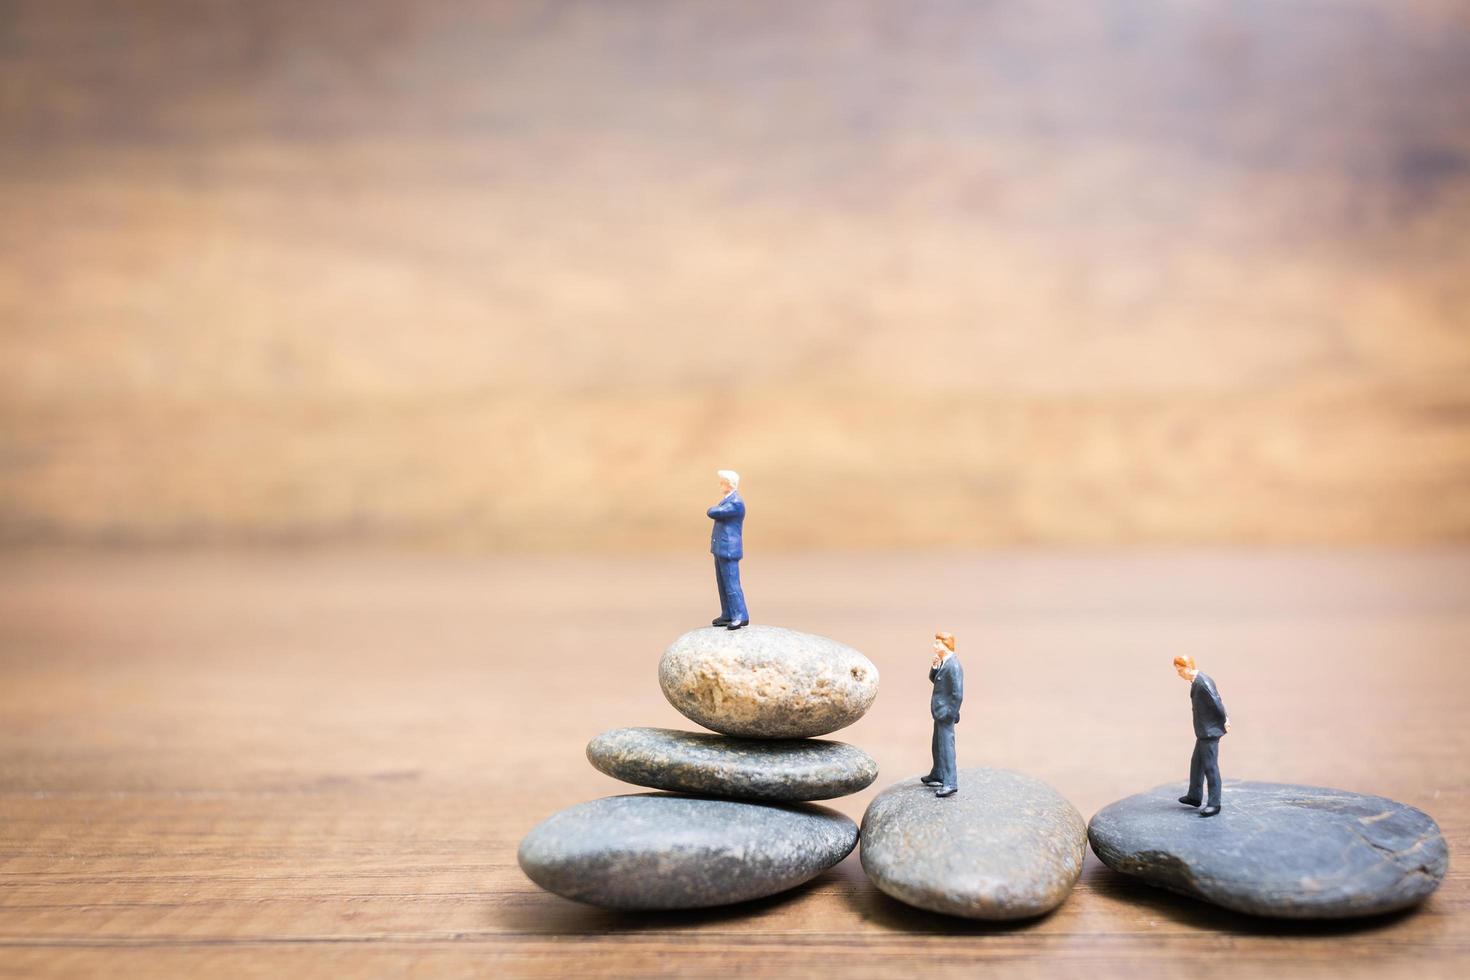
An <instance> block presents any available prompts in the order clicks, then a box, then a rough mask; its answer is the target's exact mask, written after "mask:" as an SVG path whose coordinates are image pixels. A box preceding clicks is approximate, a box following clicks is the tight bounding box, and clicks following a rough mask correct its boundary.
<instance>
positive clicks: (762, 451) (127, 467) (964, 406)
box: [0, 0, 1470, 551]
mask: <svg viewBox="0 0 1470 980" xmlns="http://www.w3.org/2000/svg"><path fill="white" fill-rule="evenodd" d="M0 131H3V132H4V133H5V139H4V140H0V213H3V214H4V216H5V219H4V220H3V221H0V255H3V257H4V261H3V262H0V541H7V542H30V543H48V542H49V543H56V542H83V543H123V544H128V543H148V542H154V543H168V542H262V541H269V542H312V541H338V542H352V541H358V540H362V539H368V540H373V541H378V542H383V543H399V542H410V543H413V544H415V545H424V544H432V545H440V546H447V547H462V548H468V549H487V550H494V549H517V550H532V551H536V550H563V551H582V550H587V549H599V550H608V551H613V550H618V549H622V548H627V547H634V548H659V549H670V550H674V549H678V548H681V547H683V546H684V545H685V543H686V542H688V541H689V540H691V538H696V539H697V538H698V537H699V534H700V528H699V527H698V524H699V520H698V516H697V514H696V515H694V517H693V518H691V519H690V520H689V521H688V522H686V521H685V520H684V514H685V513H686V511H687V510H688V508H687V502H688V501H689V500H690V499H691V498H693V497H697V496H699V495H700V494H702V493H704V492H705V491H706V490H707V485H708V482H709V476H708V474H709V472H710V471H711V470H713V469H715V468H716V467H720V466H733V467H736V468H738V469H740V470H742V471H743V472H745V473H746V474H747V476H748V477H749V479H750V480H751V484H750V489H751V497H752V500H753V506H758V508H759V516H758V517H756V518H753V520H752V528H751V530H752V534H761V535H764V536H765V537H764V541H763V544H764V545H765V546H766V547H767V548H770V549H775V548H783V549H794V550H799V549H803V548H807V547H812V546H817V547H831V546H843V547H882V548H899V549H907V548H912V547H930V546H955V547H964V546H971V545H977V544H991V543H1006V544H1025V543H1036V542H1040V543H1062V544H1066V545H1093V544H1104V545H1105V544H1126V543H1131V542H1140V541H1142V542H1159V543H1190V542H1193V543H1201V542H1318V543H1354V542H1357V543H1364V542H1368V543H1372V542H1390V543H1392V542H1446V541H1456V542H1464V541H1467V540H1470V503H1467V501H1470V382H1467V378H1470V317H1467V314H1466V310H1467V309H1470V237H1467V236H1466V235H1465V234H1464V229H1465V227H1466V226H1467V224H1470V16H1467V12H1466V8H1465V5H1464V4H1463V3H1459V2H1455V0H1418V2H1395V0H1338V2H1325V0H1313V2H1292V0H1246V2H1240V3H1231V4H1227V5H1221V4H1214V5H1210V4H1144V3H1137V2H1132V0H1105V2H1103V3H1100V4H1089V5H1078V4H1075V3H1069V2H1065V0H1049V2H1046V3H1042V4H1039V5H1038V4H1036V3H1020V2H1014V0H1000V2H992V3H969V2H958V0H955V2H950V0H942V2H925V3H916V4H901V5H894V4H883V3H868V2H859V3H846V2H836V0H818V2H810V3H801V4H789V3H777V2H755V3H750V2H712V3H710V2H707V3H673V2H640V3H620V4H605V3H595V2H572V3H551V2H544V3H541V2H529V0H522V2H497V3H471V2H452V0H429V2H419V3H413V4H401V3H396V2H391V0H364V2H358V3H352V4H337V3H330V2H327V0H305V2H302V0H260V2H255V3H249V4H200V3H194V2H166V0H144V2H135V3H128V4H115V3H107V2H100V0H96V2H70V3H54V2H46V0H18V2H14V3H7V4H6V5H5V6H4V9H3V11H0ZM837 486H840V487H841V488H842V491H843V492H842V499H841V502H840V503H838V504H837V505H836V506H837V507H838V508H840V509H841V510H842V511H843V513H842V514H840V515H838V516H842V517H844V518H846V517H850V516H854V515H856V516H860V517H861V520H860V521H856V522H854V521H851V520H840V521H839V520H833V521H826V520H819V521H813V520H812V519H811V515H812V514H813V513H818V512H821V511H822V510H823V509H824V508H825V507H827V506H828V505H829V502H830V501H831V499H832V497H833V496H834V494H833V488H834V487H837ZM756 501H758V505H757V504H756V503H754V502H756ZM957 516H962V517H963V518H964V519H963V520H958V521H957V520H956V519H955V518H956V517H957Z"/></svg>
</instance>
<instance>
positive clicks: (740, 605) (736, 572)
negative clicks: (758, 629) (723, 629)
mask: <svg viewBox="0 0 1470 980" xmlns="http://www.w3.org/2000/svg"><path fill="white" fill-rule="evenodd" d="M725 596H726V598H725V611H726V612H727V614H728V615H729V617H730V625H729V627H728V628H729V629H738V628H739V627H741V626H744V625H745V624H747V623H749V622H750V613H748V612H746V611H745V593H744V592H743V591H742V590H741V588H740V559H739V558H729V559H726V561H725Z"/></svg>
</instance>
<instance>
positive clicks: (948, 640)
mask: <svg viewBox="0 0 1470 980" xmlns="http://www.w3.org/2000/svg"><path fill="white" fill-rule="evenodd" d="M934 639H936V640H938V641H939V642H940V643H943V644H944V645H945V646H946V647H947V648H948V649H949V652H950V653H954V634H953V633H935V634H934Z"/></svg>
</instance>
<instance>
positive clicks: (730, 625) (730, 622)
mask: <svg viewBox="0 0 1470 980" xmlns="http://www.w3.org/2000/svg"><path fill="white" fill-rule="evenodd" d="M717 475H718V476H719V478H720V492H721V493H722V494H723V496H722V497H721V499H720V502H719V503H717V504H715V505H714V506H713V507H711V508H710V509H709V511H708V514H709V516H710V518H712V519H713V520H714V522H715V526H714V528H712V529H711V531H710V536H709V550H710V554H712V555H714V556H715V584H716V585H717V586H718V587H719V590H720V618H719V619H716V620H715V621H714V622H712V623H710V625H711V626H723V627H725V629H729V630H738V629H739V628H740V627H742V626H749V625H750V613H748V612H746V610H745V593H744V592H742V591H741V590H740V559H741V557H742V556H743V555H744V554H745V549H744V547H743V545H742V544H741V541H740V532H741V527H742V525H743V524H744V523H745V501H743V500H741V499H740V491H739V489H738V488H739V486H740V474H739V473H736V472H735V471H734V470H720V471H719V473H718V474H717Z"/></svg>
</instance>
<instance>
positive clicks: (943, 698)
mask: <svg viewBox="0 0 1470 980" xmlns="http://www.w3.org/2000/svg"><path fill="white" fill-rule="evenodd" d="M929 680H930V681H931V682H933V684H934V693H933V694H931V695H929V713H930V714H931V715H933V716H934V720H935V721H947V722H949V723H950V724H954V723H955V722H957V721H959V720H960V702H962V701H964V700H965V668H963V667H961V666H960V658H959V657H957V656H955V655H954V654H950V655H949V656H947V657H945V658H944V663H942V664H940V665H939V666H938V667H930V668H929Z"/></svg>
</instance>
